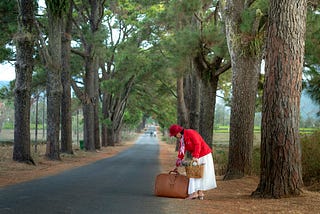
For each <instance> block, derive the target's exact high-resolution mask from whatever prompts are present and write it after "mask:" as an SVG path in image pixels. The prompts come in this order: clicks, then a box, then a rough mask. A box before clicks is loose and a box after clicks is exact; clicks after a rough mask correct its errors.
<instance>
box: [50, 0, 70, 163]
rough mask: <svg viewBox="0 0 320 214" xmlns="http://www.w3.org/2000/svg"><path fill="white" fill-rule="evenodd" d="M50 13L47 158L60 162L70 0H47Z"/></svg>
mask: <svg viewBox="0 0 320 214" xmlns="http://www.w3.org/2000/svg"><path fill="white" fill-rule="evenodd" d="M46 6H47V12H48V22H49V25H48V43H49V48H48V55H47V56H46V59H45V60H46V68H47V121H48V122H47V124H48V125H47V148H46V156H47V157H48V158H49V159H52V160H60V145H59V135H60V105H61V97H62V91H63V89H62V83H61V65H62V63H61V56H62V55H61V41H62V39H61V32H63V31H62V26H63V25H62V23H63V17H64V15H65V13H66V11H67V10H68V6H69V1H68V0H54V1H51V0H46Z"/></svg>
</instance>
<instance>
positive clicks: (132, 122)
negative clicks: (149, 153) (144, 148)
mask: <svg viewBox="0 0 320 214" xmlns="http://www.w3.org/2000/svg"><path fill="white" fill-rule="evenodd" d="M142 117H143V112H142V111H140V110H139V109H137V108H127V109H126V111H125V112H124V117H123V123H124V124H125V125H126V126H127V127H129V128H131V129H133V128H135V127H137V126H138V125H139V123H140V122H141V118H142Z"/></svg>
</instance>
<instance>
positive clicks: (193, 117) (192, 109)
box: [184, 66, 201, 131]
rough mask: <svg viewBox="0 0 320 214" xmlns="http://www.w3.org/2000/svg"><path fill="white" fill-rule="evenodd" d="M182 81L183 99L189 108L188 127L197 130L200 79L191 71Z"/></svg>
mask: <svg viewBox="0 0 320 214" xmlns="http://www.w3.org/2000/svg"><path fill="white" fill-rule="evenodd" d="M192 67H193V66H192ZM192 70H193V69H192ZM184 83H185V84H184V85H185V86H184V91H185V92H184V99H185V101H186V105H187V109H189V118H190V119H189V121H190V122H189V123H190V126H189V128H191V129H194V130H197V131H199V122H200V97H201V96H200V80H199V77H198V75H196V74H195V72H191V73H190V74H187V76H186V77H185V80H184Z"/></svg>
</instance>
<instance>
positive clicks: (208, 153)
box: [169, 124, 217, 200]
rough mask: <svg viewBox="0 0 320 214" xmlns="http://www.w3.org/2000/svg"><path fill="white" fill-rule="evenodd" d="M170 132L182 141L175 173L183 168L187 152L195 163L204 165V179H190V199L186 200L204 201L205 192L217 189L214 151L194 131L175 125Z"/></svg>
mask: <svg viewBox="0 0 320 214" xmlns="http://www.w3.org/2000/svg"><path fill="white" fill-rule="evenodd" d="M169 132H170V137H173V136H174V137H176V138H177V139H179V141H180V144H179V150H178V159H177V161H176V168H175V169H174V171H176V170H177V167H179V166H182V162H183V159H184V155H185V152H186V151H189V152H190V153H191V155H192V160H193V161H197V162H198V163H199V164H204V172H203V177H202V178H189V187H188V194H189V197H187V198H186V199H196V198H199V199H200V200H203V198H204V193H203V191H205V190H210V189H214V188H216V187H217V183H216V176H215V172H214V164H213V158H212V150H211V148H210V147H209V146H208V144H207V143H206V142H205V141H204V140H203V138H202V137H201V135H200V134H199V133H198V132H197V131H195V130H193V129H184V128H183V127H181V126H179V125H176V124H174V125H172V126H170V128H169Z"/></svg>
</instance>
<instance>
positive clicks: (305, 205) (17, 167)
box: [0, 141, 320, 214]
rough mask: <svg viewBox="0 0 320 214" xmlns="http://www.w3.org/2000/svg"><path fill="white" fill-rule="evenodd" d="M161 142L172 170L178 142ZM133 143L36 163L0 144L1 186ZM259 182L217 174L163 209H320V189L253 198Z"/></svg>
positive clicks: (83, 162) (112, 152)
mask: <svg viewBox="0 0 320 214" xmlns="http://www.w3.org/2000/svg"><path fill="white" fill-rule="evenodd" d="M159 144H160V156H159V159H160V164H161V171H162V172H169V171H170V170H172V169H173V168H174V164H175V160H176V152H175V145H173V144H167V143H164V142H159ZM132 145H133V141H127V142H125V143H123V144H122V145H118V146H115V147H106V148H103V149H102V150H101V151H98V152H84V151H81V150H76V151H75V155H62V161H48V160H46V159H45V158H44V157H43V156H39V157H38V159H36V163H37V165H36V166H31V165H26V164H22V163H16V162H13V161H11V154H12V153H10V150H8V148H7V149H6V150H5V151H4V149H3V148H2V147H0V152H1V153H0V154H1V156H0V187H3V186H6V185H11V184H16V183H19V182H23V181H28V180H32V179H35V178H39V177H43V176H47V175H53V174H57V173H59V172H62V171H65V170H68V169H71V168H74V167H79V166H82V165H86V164H89V163H92V162H94V161H97V160H100V159H103V158H107V157H111V156H113V155H116V154H118V153H119V152H121V151H123V150H125V149H128V148H129V147H130V146H132ZM11 152H12V151H11ZM4 154H9V155H6V156H5V155H4ZM7 156H8V157H7ZM179 172H180V173H182V174H183V173H184V170H183V169H182V168H180V169H179ZM258 182H259V178H258V177H245V178H242V179H237V180H232V181H223V180H222V177H219V176H218V177H217V185H218V187H217V188H216V189H214V190H210V191H207V192H206V196H205V200H203V201H201V200H183V199H170V200H168V203H167V204H166V205H165V207H163V209H164V213H184V214H188V213H190V214H191V213H192V214H193V213H201V214H206V213H320V193H317V192H311V191H307V190H305V191H304V193H303V194H302V195H301V196H299V197H294V198H283V199H253V198H251V197H250V194H251V193H252V192H253V191H254V190H255V189H256V187H257V185H258Z"/></svg>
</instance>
